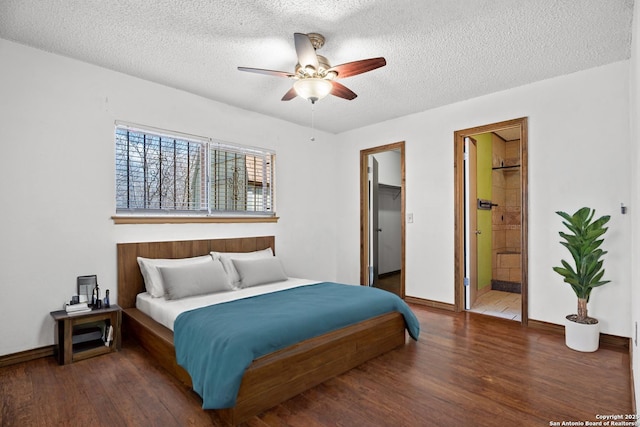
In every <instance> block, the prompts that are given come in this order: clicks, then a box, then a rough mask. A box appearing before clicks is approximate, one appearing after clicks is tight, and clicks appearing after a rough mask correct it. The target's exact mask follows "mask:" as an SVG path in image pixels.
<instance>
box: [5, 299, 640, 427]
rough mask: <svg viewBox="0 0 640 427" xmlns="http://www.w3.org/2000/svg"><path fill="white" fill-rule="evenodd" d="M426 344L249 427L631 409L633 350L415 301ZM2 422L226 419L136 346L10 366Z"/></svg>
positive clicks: (468, 421) (546, 420) (547, 417)
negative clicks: (589, 349) (572, 345)
mask: <svg viewBox="0 0 640 427" xmlns="http://www.w3.org/2000/svg"><path fill="white" fill-rule="evenodd" d="M412 308H414V311H415V313H416V315H417V316H418V318H419V319H420V323H421V327H422V332H421V336H420V341H418V342H413V341H407V344H406V345H405V346H404V347H403V348H401V349H398V350H394V351H392V352H390V353H387V354H385V355H383V356H380V357H378V358H376V359H374V360H371V361H369V362H367V363H365V364H364V365H361V366H360V367H358V368H356V369H353V370H351V371H349V372H347V373H345V374H343V375H341V376H339V377H337V378H334V379H332V380H329V381H327V382H326V383H324V384H321V385H320V386H317V387H315V388H313V389H311V390H309V391H307V392H305V393H303V394H301V395H299V396H297V397H295V398H293V399H291V400H289V401H287V402H285V403H283V404H281V405H279V406H277V407H275V408H273V409H272V410H269V411H267V412H265V413H263V414H261V415H260V416H257V417H254V418H252V419H251V420H250V421H249V422H248V423H247V424H246V425H248V426H304V427H308V426H454V425H458V426H549V425H551V424H550V422H551V421H557V422H562V421H585V420H590V421H595V420H596V415H597V414H628V413H630V412H631V396H630V372H629V354H628V351H627V350H626V349H622V348H607V347H603V348H601V349H600V350H599V351H597V352H596V353H577V352H575V351H572V350H570V349H568V348H567V347H565V346H564V341H563V337H562V336H559V335H555V334H553V333H550V332H547V331H540V330H534V329H527V328H523V327H522V326H520V324H519V323H517V322H513V321H508V320H503V319H498V318H492V317H488V316H482V315H478V314H474V313H457V314H456V313H449V312H444V311H438V310H435V309H427V308H423V307H419V306H412ZM0 402H1V408H0V409H1V410H0V425H2V426H58V425H65V426H200V425H202V426H204V425H217V424H218V419H217V418H216V416H215V415H210V414H209V413H208V412H207V411H203V410H202V409H201V408H200V404H201V402H200V399H199V398H198V396H197V395H196V394H195V393H193V392H192V391H190V390H189V389H187V388H186V387H184V386H183V385H182V384H180V383H178V382H177V381H175V380H173V379H172V378H171V377H170V376H168V375H167V374H166V373H165V372H164V371H162V370H161V369H160V368H158V367H157V366H156V365H154V364H153V363H151V362H149V361H148V359H147V354H146V353H145V351H144V350H143V349H141V348H140V347H138V346H137V345H135V344H134V343H131V342H126V341H125V343H124V345H123V349H122V351H120V352H119V353H113V354H109V355H104V356H100V357H96V358H93V359H88V360H85V361H81V362H77V363H75V364H72V365H67V366H58V365H57V364H56V362H55V360H54V359H53V357H48V358H44V359H39V360H35V361H31V362H27V363H21V364H17V365H13V366H9V367H5V368H2V369H0Z"/></svg>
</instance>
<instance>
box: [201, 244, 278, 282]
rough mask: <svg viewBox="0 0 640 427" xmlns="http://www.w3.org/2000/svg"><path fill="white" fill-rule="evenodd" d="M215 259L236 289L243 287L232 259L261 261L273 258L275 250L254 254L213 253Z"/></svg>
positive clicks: (263, 250) (265, 250) (269, 249)
mask: <svg viewBox="0 0 640 427" xmlns="http://www.w3.org/2000/svg"><path fill="white" fill-rule="evenodd" d="M211 256H212V257H213V259H220V262H222V267H224V271H226V272H227V275H228V276H229V279H230V280H231V284H232V285H233V286H234V287H236V288H240V287H242V285H241V283H240V275H239V274H238V270H236V268H235V266H234V265H233V262H232V261H231V260H232V259H260V258H273V250H272V249H271V248H267V249H262V250H260V251H254V252H211Z"/></svg>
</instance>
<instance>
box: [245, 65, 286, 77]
mask: <svg viewBox="0 0 640 427" xmlns="http://www.w3.org/2000/svg"><path fill="white" fill-rule="evenodd" d="M238 70H239V71H248V72H250V73H258V74H266V75H267V76H276V77H294V74H291V73H287V72H286V71H274V70H263V69H262V68H248V67H238Z"/></svg>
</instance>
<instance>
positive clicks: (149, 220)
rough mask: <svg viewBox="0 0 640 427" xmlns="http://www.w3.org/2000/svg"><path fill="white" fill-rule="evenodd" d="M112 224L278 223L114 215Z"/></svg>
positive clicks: (254, 219)
mask: <svg viewBox="0 0 640 427" xmlns="http://www.w3.org/2000/svg"><path fill="white" fill-rule="evenodd" d="M111 219H112V220H113V223H114V224H201V223H222V224H231V223H236V224H247V223H263V222H278V219H279V217H277V216H235V217H224V216H167V215H162V216H147V215H114V216H112V217H111Z"/></svg>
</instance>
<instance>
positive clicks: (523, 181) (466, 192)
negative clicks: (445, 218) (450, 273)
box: [454, 118, 528, 324]
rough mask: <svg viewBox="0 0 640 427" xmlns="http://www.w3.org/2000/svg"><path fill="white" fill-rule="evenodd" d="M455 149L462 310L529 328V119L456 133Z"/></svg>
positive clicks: (457, 293) (457, 304) (458, 293)
mask: <svg viewBox="0 0 640 427" xmlns="http://www.w3.org/2000/svg"><path fill="white" fill-rule="evenodd" d="M454 146H455V166H454V169H455V255H456V257H455V307H456V310H457V311H462V310H467V311H472V312H478V313H482V314H486V315H491V316H498V317H503V318H507V319H511V320H515V321H519V322H522V323H524V324H526V323H527V320H528V311H527V241H528V239H527V200H528V198H527V119H526V118H521V119H515V120H509V121H505V122H500V123H494V124H490V125H485V126H479V127H475V128H471V129H464V130H460V131H456V132H455V134H454ZM472 288H473V289H472Z"/></svg>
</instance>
